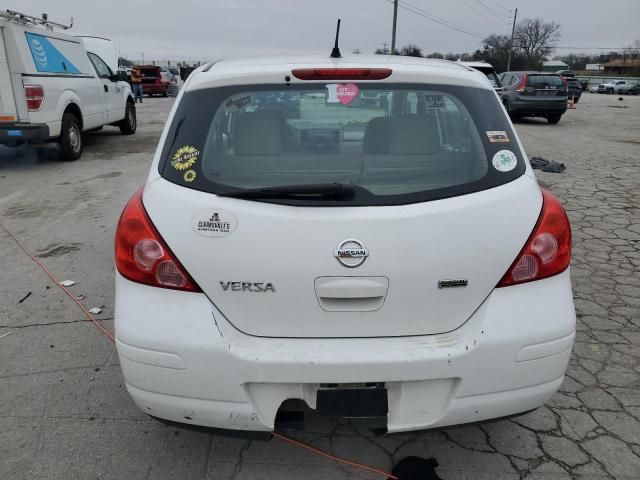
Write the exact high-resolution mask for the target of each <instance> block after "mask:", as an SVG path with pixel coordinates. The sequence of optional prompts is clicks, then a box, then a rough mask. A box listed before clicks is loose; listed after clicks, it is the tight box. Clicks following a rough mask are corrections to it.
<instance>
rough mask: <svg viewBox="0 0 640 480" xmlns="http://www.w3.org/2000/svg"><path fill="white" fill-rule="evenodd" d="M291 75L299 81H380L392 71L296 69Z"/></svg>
mask: <svg viewBox="0 0 640 480" xmlns="http://www.w3.org/2000/svg"><path fill="white" fill-rule="evenodd" d="M291 73H292V74H293V76H294V77H296V78H299V79H300V80H382V79H385V78H387V77H389V76H390V75H391V73H393V71H392V70H391V69H390V68H296V69H294V70H291Z"/></svg>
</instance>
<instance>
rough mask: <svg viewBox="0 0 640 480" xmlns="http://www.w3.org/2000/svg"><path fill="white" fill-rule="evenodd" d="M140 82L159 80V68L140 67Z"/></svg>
mask: <svg viewBox="0 0 640 480" xmlns="http://www.w3.org/2000/svg"><path fill="white" fill-rule="evenodd" d="M140 72H141V73H142V83H159V82H160V80H161V75H160V69H159V68H153V67H151V68H150V67H141V68H140Z"/></svg>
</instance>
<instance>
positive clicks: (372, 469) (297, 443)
mask: <svg viewBox="0 0 640 480" xmlns="http://www.w3.org/2000/svg"><path fill="white" fill-rule="evenodd" d="M273 436H274V437H276V438H279V439H280V440H284V441H285V442H287V443H290V444H292V445H295V446H296V447H300V448H304V449H306V450H310V451H312V452H313V453H315V454H317V455H320V456H322V457H326V458H329V459H331V460H334V461H336V462H339V463H344V464H345V465H351V466H352V467H356V468H361V469H363V470H367V471H369V472H373V473H377V474H378V475H383V476H385V477H387V478H391V479H392V480H398V477H396V476H395V475H392V474H391V473H388V472H385V471H384V470H380V469H378V468H375V467H369V466H367V465H362V464H361V463H356V462H352V461H350V460H345V459H344V458H340V457H336V456H335V455H331V454H330V453H327V452H323V451H322V450H318V449H317V448H315V447H312V446H311V445H307V444H306V443H302V442H300V441H298V440H294V439H293V438H289V437H287V436H285V435H282V434H280V433H278V432H273Z"/></svg>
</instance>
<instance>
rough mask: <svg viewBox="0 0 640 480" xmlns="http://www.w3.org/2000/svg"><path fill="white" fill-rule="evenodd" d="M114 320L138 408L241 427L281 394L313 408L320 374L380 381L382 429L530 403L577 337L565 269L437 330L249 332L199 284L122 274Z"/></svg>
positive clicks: (264, 414) (536, 401)
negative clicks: (408, 333) (330, 334)
mask: <svg viewBox="0 0 640 480" xmlns="http://www.w3.org/2000/svg"><path fill="white" fill-rule="evenodd" d="M540 298H544V299H545V301H544V302H541V301H540ZM115 322H116V323H115V324H116V336H117V343H116V345H117V349H118V354H119V357H120V363H121V366H122V371H123V374H124V378H125V382H126V386H127V389H128V391H129V394H130V395H131V397H132V398H133V400H134V401H135V403H136V404H137V405H138V406H139V407H140V408H141V409H142V410H143V411H144V412H145V413H148V414H150V415H153V416H156V417H160V418H164V419H167V420H172V421H176V422H182V423H192V424H197V425H205V426H210V427H216V428H223V429H236V430H249V431H270V430H272V429H273V428H274V421H275V415H276V412H277V410H278V408H279V407H280V405H281V404H282V402H283V401H284V400H286V399H289V398H300V399H303V400H305V401H306V402H307V404H308V405H309V406H310V407H311V408H315V401H316V392H317V390H318V387H319V385H320V384H323V383H360V382H384V383H385V385H386V387H387V389H388V403H389V413H388V417H387V427H388V431H389V432H398V431H407V430H417V429H424V428H434V427H443V426H447V425H454V424H461V423H468V422H477V421H483V420H488V419H492V418H497V417H502V416H507V415H512V414H516V413H520V412H524V411H527V410H531V409H534V408H537V407H539V406H541V405H542V404H544V403H545V402H546V401H547V400H548V399H549V398H550V397H551V396H552V395H553V394H554V393H555V391H556V390H557V389H558V387H559V386H560V385H561V383H562V381H563V377H564V372H565V369H566V367H567V364H568V361H569V357H570V354H571V347H572V345H573V340H574V336H575V312H574V307H573V298H572V294H571V286H570V279H569V272H568V271H566V272H564V273H563V274H561V275H558V276H555V277H552V278H549V279H545V280H541V281H538V282H532V283H530V284H525V285H520V286H515V287H508V288H502V289H496V290H494V291H493V293H491V295H490V296H489V297H488V298H487V299H486V300H485V302H484V303H483V304H482V306H481V307H480V308H479V309H478V310H477V311H476V312H475V314H474V315H473V316H472V317H471V318H470V319H469V320H468V321H467V322H466V323H465V324H464V325H463V326H462V327H460V328H458V329H457V330H455V331H453V332H450V333H446V334H440V335H431V336H420V337H402V338H354V339H276V338H259V337H252V336H248V335H245V334H242V333H241V332H239V331H237V330H236V329H235V328H233V326H232V325H231V324H230V323H228V322H227V320H226V319H225V318H224V317H223V316H222V315H221V314H220V312H219V311H218V310H217V309H216V308H215V307H214V306H213V305H212V304H211V303H210V302H209V300H208V299H207V298H206V297H205V296H204V295H202V294H193V293H183V292H176V291H172V290H163V289H157V288H154V287H148V286H144V285H140V284H136V283H132V282H129V281H128V280H125V279H124V278H122V277H120V276H119V275H117V279H116V320H115Z"/></svg>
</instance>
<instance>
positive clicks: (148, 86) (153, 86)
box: [142, 83, 169, 93]
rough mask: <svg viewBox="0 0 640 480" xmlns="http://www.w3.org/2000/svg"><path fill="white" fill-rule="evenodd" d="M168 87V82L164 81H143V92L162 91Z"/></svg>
mask: <svg viewBox="0 0 640 480" xmlns="http://www.w3.org/2000/svg"><path fill="white" fill-rule="evenodd" d="M167 88H169V84H166V83H143V84H142V92H143V93H164V92H166V91H167Z"/></svg>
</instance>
